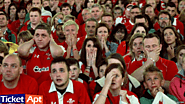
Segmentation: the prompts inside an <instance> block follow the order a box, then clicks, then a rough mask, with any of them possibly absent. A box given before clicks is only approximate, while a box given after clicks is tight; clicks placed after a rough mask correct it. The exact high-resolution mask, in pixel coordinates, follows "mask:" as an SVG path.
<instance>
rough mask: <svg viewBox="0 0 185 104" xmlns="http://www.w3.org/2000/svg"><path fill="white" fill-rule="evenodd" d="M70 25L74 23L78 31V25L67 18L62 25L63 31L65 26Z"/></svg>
mask: <svg viewBox="0 0 185 104" xmlns="http://www.w3.org/2000/svg"><path fill="white" fill-rule="evenodd" d="M70 25H75V26H76V31H77V32H78V29H79V26H78V24H77V23H76V22H75V21H73V20H68V21H67V22H65V23H64V25H63V26H62V29H63V31H64V29H65V27H66V26H70Z"/></svg>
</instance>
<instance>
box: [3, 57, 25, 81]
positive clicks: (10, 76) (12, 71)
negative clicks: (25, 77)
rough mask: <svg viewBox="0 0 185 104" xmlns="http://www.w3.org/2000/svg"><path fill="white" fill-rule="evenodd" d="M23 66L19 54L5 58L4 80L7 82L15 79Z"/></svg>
mask: <svg viewBox="0 0 185 104" xmlns="http://www.w3.org/2000/svg"><path fill="white" fill-rule="evenodd" d="M22 70H23V68H22V67H21V66H20V62H19V59H18V57H17V56H14V55H12V56H11V55H10V56H7V57H5V58H4V60H3V63H2V70H1V71H2V75H3V80H4V81H7V82H12V81H15V80H17V79H18V78H19V76H20V74H21V73H22Z"/></svg>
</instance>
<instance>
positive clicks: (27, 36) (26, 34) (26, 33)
mask: <svg viewBox="0 0 185 104" xmlns="http://www.w3.org/2000/svg"><path fill="white" fill-rule="evenodd" d="M32 38H33V35H32V34H31V33H30V31H28V30H26V31H22V32H20V33H19V34H18V35H17V41H18V42H20V39H22V40H23V41H24V42H27V41H29V40H31V39H32Z"/></svg>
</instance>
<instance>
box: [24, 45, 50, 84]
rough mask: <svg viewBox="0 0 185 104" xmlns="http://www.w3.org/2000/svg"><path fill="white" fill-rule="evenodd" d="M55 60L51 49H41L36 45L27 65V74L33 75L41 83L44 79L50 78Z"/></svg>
mask: <svg viewBox="0 0 185 104" xmlns="http://www.w3.org/2000/svg"><path fill="white" fill-rule="evenodd" d="M52 60H53V57H52V55H51V52H50V49H48V50H47V51H46V52H45V51H40V50H39V48H38V47H35V49H34V51H33V53H30V55H29V57H28V61H27V65H26V69H27V75H29V76H31V77H33V78H35V79H36V81H37V82H38V85H40V84H41V83H42V82H43V81H46V80H50V75H49V73H50V64H51V61H52Z"/></svg>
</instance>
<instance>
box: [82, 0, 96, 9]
mask: <svg viewBox="0 0 185 104" xmlns="http://www.w3.org/2000/svg"><path fill="white" fill-rule="evenodd" d="M94 3H95V1H94V0H85V3H84V8H89V9H90V8H91V6H92V5H93V4H94Z"/></svg>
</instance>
